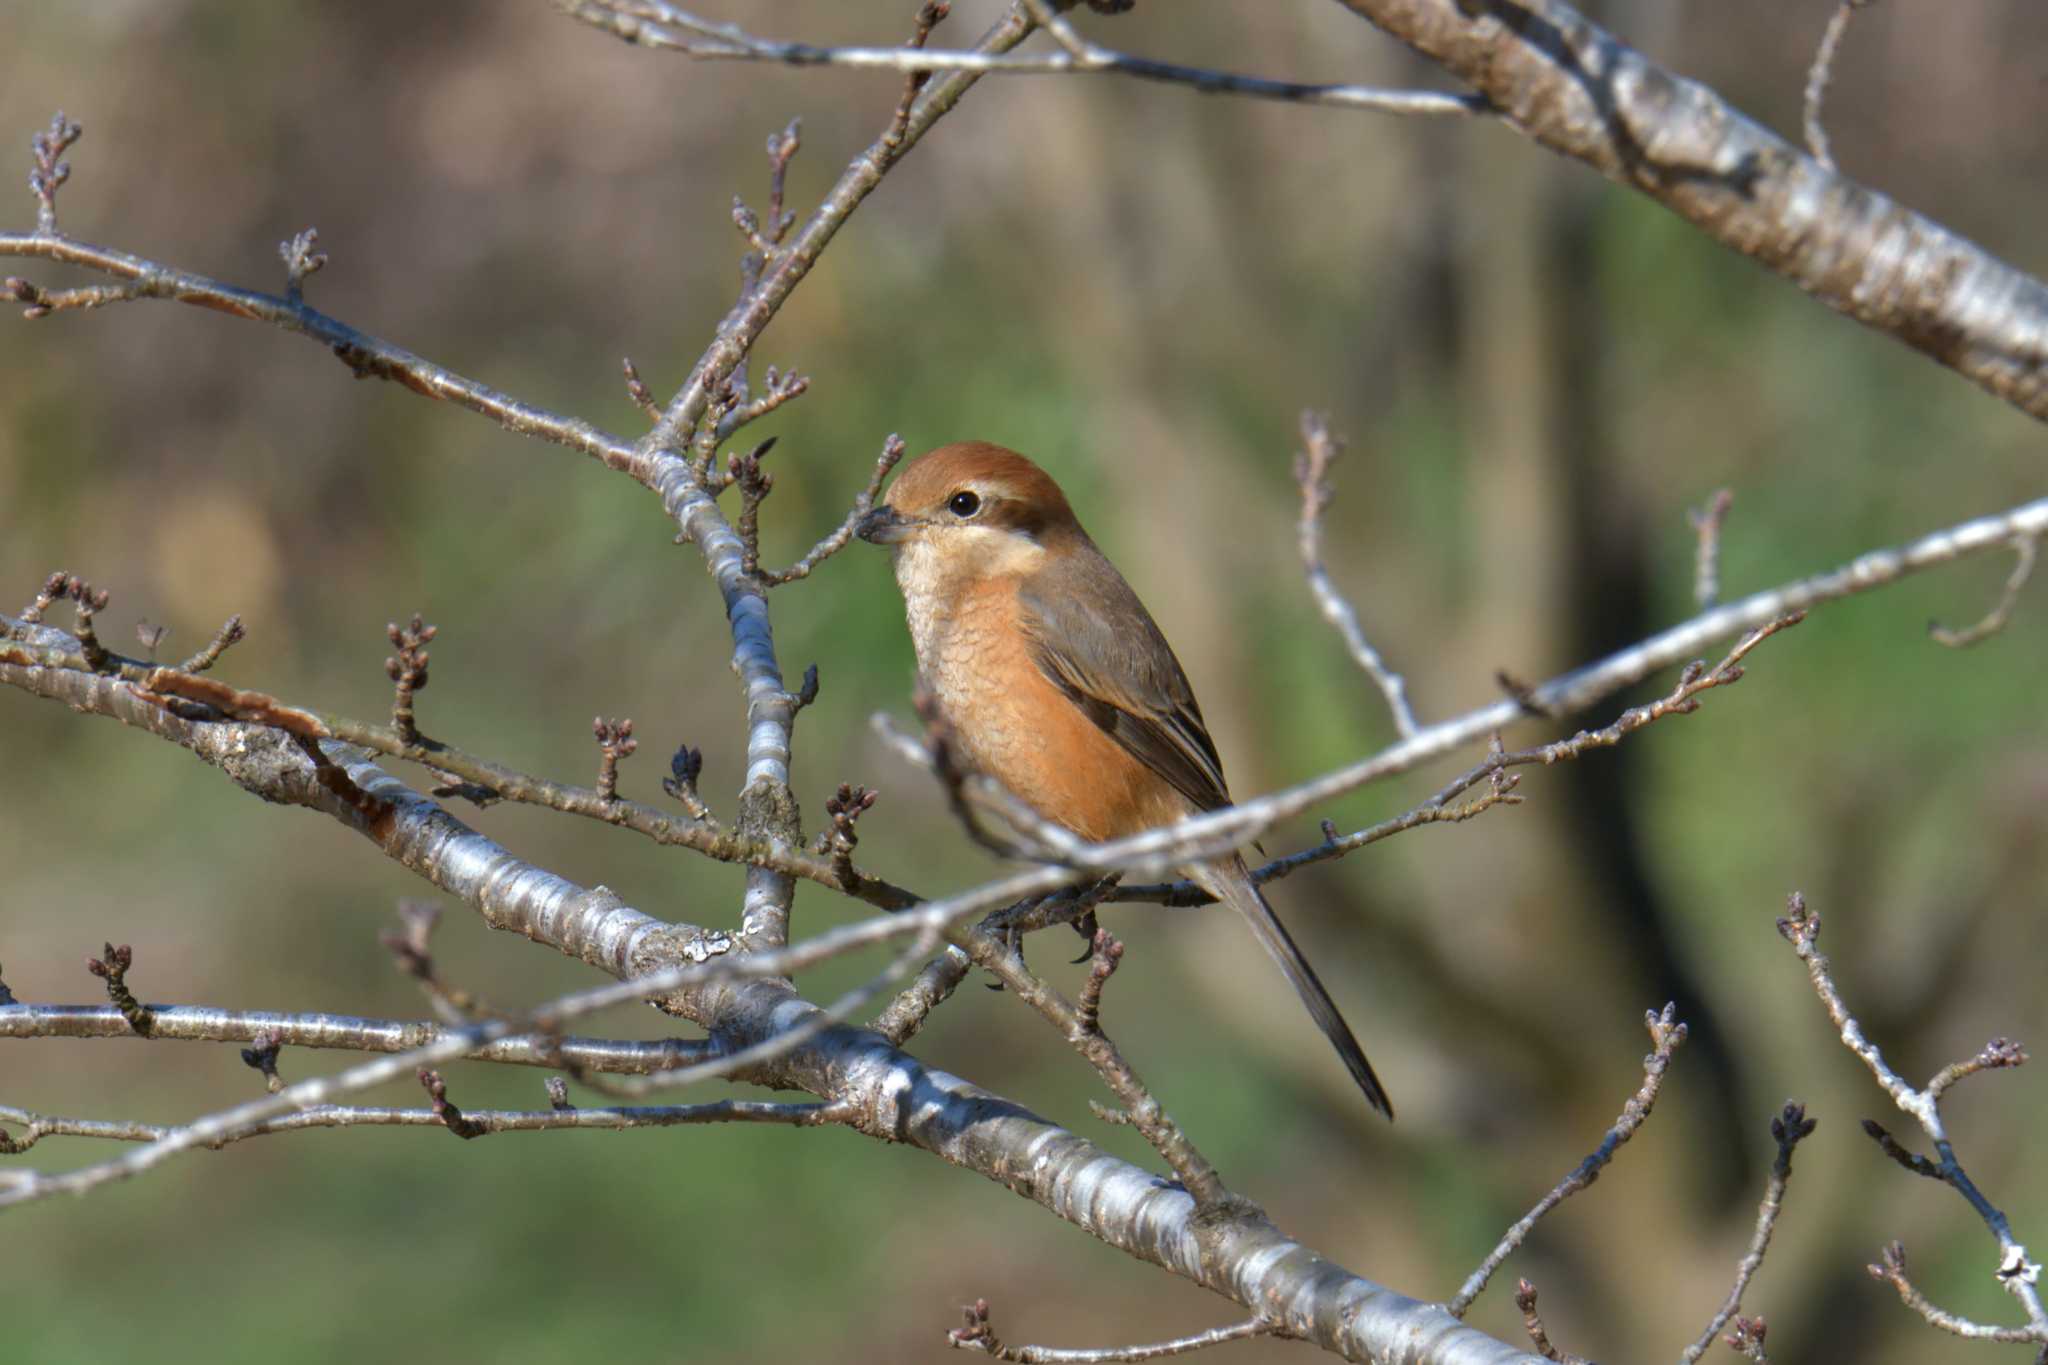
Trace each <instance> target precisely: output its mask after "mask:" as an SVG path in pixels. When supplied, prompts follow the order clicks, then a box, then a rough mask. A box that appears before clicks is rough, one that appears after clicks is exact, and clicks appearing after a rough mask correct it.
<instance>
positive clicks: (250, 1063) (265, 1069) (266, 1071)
mask: <svg viewBox="0 0 2048 1365" xmlns="http://www.w3.org/2000/svg"><path fill="white" fill-rule="evenodd" d="M283 1046H284V1042H283V1039H282V1038H281V1037H280V1036H279V1034H278V1033H277V1032H276V1031H275V1030H271V1029H266V1030H264V1031H263V1032H261V1033H259V1034H257V1035H256V1036H255V1037H253V1038H251V1039H250V1040H249V1046H247V1047H245V1048H243V1049H242V1064H243V1065H244V1066H247V1067H250V1068H252V1069H254V1070H256V1071H259V1072H261V1073H262V1074H263V1088H264V1089H265V1090H266V1091H268V1092H269V1093H271V1094H273V1095H275V1094H276V1093H277V1092H278V1091H280V1090H282V1089H284V1077H282V1076H280V1075H278V1074H277V1054H278V1052H279V1051H280V1050H281V1049H282V1048H283Z"/></svg>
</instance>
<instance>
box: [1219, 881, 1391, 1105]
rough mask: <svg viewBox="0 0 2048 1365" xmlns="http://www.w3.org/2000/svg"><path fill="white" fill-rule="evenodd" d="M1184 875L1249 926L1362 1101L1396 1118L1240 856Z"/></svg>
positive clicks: (1327, 995) (1360, 1052)
mask: <svg viewBox="0 0 2048 1365" xmlns="http://www.w3.org/2000/svg"><path fill="white" fill-rule="evenodd" d="M1188 875H1189V877H1190V878H1192V879H1193V881H1194V883H1195V885H1197V886H1199V887H1201V888H1202V889H1203V890H1204V891H1207V892H1208V893H1209V894H1210V895H1212V896H1214V897H1215V898H1216V899H1217V900H1219V901H1222V902H1223V903H1224V904H1225V905H1228V906H1229V907H1230V908H1231V909H1233V910H1235V911H1237V913H1238V914H1240V915H1242V916H1244V922H1245V923H1246V924H1248V925H1250V926H1251V931H1252V936H1253V937H1254V938H1256V939H1258V941H1259V942H1260V943H1261V944H1262V945H1263V946H1264V947H1265V949H1266V951H1267V952H1269V953H1271V954H1272V955H1273V960H1274V961H1275V962H1277V963H1279V964H1280V970H1281V971H1283V972H1285V973H1287V979H1288V980H1289V981H1290V982H1292V983H1293V985H1294V993H1295V994H1296V995H1299V996H1300V997H1301V1003H1302V1004H1304V1005H1306V1006H1308V1012H1309V1016H1310V1017H1311V1018H1313V1019H1314V1020H1315V1021H1316V1027H1317V1028H1319V1029H1321V1030H1322V1031H1323V1036H1324V1037H1325V1038H1328V1039H1329V1040H1330V1045H1331V1046H1332V1047H1334V1048H1336V1049H1337V1055H1338V1056H1339V1057H1342V1058H1343V1059H1344V1068H1345V1070H1347V1071H1349V1072H1350V1073H1351V1079H1352V1080H1354V1081H1357V1082H1358V1088H1359V1089H1360V1090H1362V1091H1364V1092H1365V1099H1366V1103H1368V1104H1370V1105H1371V1106H1372V1107H1373V1108H1375V1109H1377V1110H1379V1111H1380V1112H1381V1113H1382V1114H1385V1115H1386V1116H1387V1117H1388V1118H1389V1119H1391V1118H1393V1117H1394V1106H1393V1104H1392V1102H1391V1101H1389V1100H1388V1099H1387V1092H1386V1088H1385V1087H1384V1086H1382V1085H1381V1084H1380V1078H1379V1077H1378V1076H1376V1075H1374V1074H1373V1069H1372V1063H1371V1062H1368V1061H1367V1060H1366V1059H1365V1049H1364V1048H1362V1047H1360V1046H1359V1045H1358V1039H1357V1038H1355V1037H1353V1036H1352V1033H1351V1026H1350V1025H1349V1024H1347V1023H1345V1022H1344V1016H1343V1015H1341V1014H1339V1013H1338V1012H1337V1002H1336V1001H1334V1000H1332V999H1330V993H1329V992H1328V991H1326V990H1324V989H1323V983H1322V982H1321V981H1320V980H1318V979H1317V977H1316V973H1315V968H1313V967H1311V966H1309V965H1308V959H1307V958H1306V957H1303V956H1302V953H1301V949H1300V947H1299V946H1297V945H1296V944H1295V942H1294V939H1293V937H1292V936H1291V935H1290V934H1289V933H1288V932H1287V926H1285V925H1283V924H1282V923H1280V917H1279V916H1278V915H1275V914H1274V913H1273V907H1272V906H1270V905H1268V904H1266V898H1265V897H1264V896H1262V895H1260V894H1259V888H1258V887H1257V886H1255V885H1254V884H1253V883H1252V878H1251V874H1250V873H1249V872H1247V871H1246V870H1245V865H1244V860H1243V859H1242V858H1233V859H1231V860H1230V861H1229V862H1227V863H1202V864H1198V865H1196V866H1192V867H1190V868H1188Z"/></svg>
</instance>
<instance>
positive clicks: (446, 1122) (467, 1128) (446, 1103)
mask: <svg viewBox="0 0 2048 1365" xmlns="http://www.w3.org/2000/svg"><path fill="white" fill-rule="evenodd" d="M419 1074H420V1084H421V1085H422V1086H423V1087H425V1088H426V1092H427V1096H428V1099H429V1100H430V1101H431V1104H432V1108H433V1110H434V1117H435V1118H437V1119H439V1120H440V1121H441V1125H442V1126H443V1127H444V1128H446V1129H447V1130H448V1131H449V1132H451V1133H453V1134H455V1136H457V1137H459V1138H462V1139H464V1140H465V1141H467V1140H468V1139H470V1138H478V1137H482V1136H483V1135H484V1133H485V1131H486V1130H485V1128H484V1126H483V1125H482V1124H480V1123H478V1122H476V1121H475V1120H474V1119H472V1118H470V1117H469V1116H468V1115H466V1114H464V1113H463V1112H462V1110H461V1109H459V1108H458V1107H456V1104H455V1101H453V1100H451V1099H449V1098H448V1082H446V1081H445V1080H443V1079H441V1073H440V1072H438V1071H435V1070H433V1069H432V1068H430V1067H424V1066H423V1067H421V1068H420V1073H419Z"/></svg>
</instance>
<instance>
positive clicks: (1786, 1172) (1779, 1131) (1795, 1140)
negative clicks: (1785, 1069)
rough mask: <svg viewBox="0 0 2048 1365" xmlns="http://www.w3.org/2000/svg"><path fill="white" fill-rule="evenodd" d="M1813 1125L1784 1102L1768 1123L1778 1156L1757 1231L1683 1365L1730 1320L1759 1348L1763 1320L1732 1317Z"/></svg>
mask: <svg viewBox="0 0 2048 1365" xmlns="http://www.w3.org/2000/svg"><path fill="white" fill-rule="evenodd" d="M1816 1122H1817V1121H1816V1120H1814V1119H1810V1118H1808V1117H1806V1108H1805V1106H1804V1105H1800V1104H1794V1103H1792V1102H1790V1101H1787V1102H1786V1105H1785V1108H1784V1110H1783V1112H1781V1113H1780V1114H1778V1115H1777V1116H1776V1117H1775V1118H1773V1119H1772V1120H1771V1138H1772V1140H1773V1141H1775V1142H1776V1143H1777V1144H1778V1155H1777V1157H1776V1158H1775V1159H1774V1160H1773V1161H1772V1162H1771V1174H1770V1179H1769V1180H1767V1181H1766V1182H1765V1184H1764V1197H1763V1202H1762V1203H1760V1204H1758V1205H1757V1210H1756V1230H1755V1231H1754V1232H1753V1233H1751V1234H1750V1238H1749V1250H1747V1251H1746V1252H1744V1253H1743V1256H1742V1260H1741V1261H1740V1262H1738V1263H1737V1264H1736V1267H1735V1282H1734V1284H1732V1285H1730V1286H1729V1288H1728V1297H1727V1298H1726V1299H1725V1300H1723V1301H1722V1303H1721V1308H1720V1311H1718V1312H1716V1313H1715V1314H1714V1317H1713V1320H1712V1321H1711V1322H1709V1323H1708V1324H1707V1328H1706V1330H1705V1331H1704V1332H1701V1333H1700V1334H1699V1336H1698V1337H1696V1338H1695V1339H1694V1340H1693V1343H1692V1345H1690V1346H1688V1347H1686V1348H1685V1350H1684V1351H1683V1352H1681V1353H1680V1354H1679V1357H1678V1358H1679V1359H1680V1360H1681V1361H1683V1362H1684V1365H1692V1362H1694V1361H1696V1360H1698V1359H1699V1358H1700V1357H1701V1356H1703V1355H1705V1354H1706V1353H1707V1350H1708V1348H1709V1347H1711V1346H1712V1345H1713V1344H1714V1338H1715V1336H1716V1335H1717V1334H1719V1332H1720V1330H1721V1329H1722V1328H1723V1327H1725V1326H1727V1325H1728V1321H1729V1319H1731V1318H1734V1319H1735V1321H1736V1323H1737V1324H1738V1327H1737V1330H1736V1336H1737V1338H1738V1339H1739V1340H1741V1341H1742V1342H1745V1343H1753V1344H1754V1346H1755V1348H1756V1350H1761V1349H1762V1343H1763V1320H1762V1319H1761V1318H1757V1319H1743V1318H1736V1317H1735V1315H1736V1313H1737V1312H1739V1311H1741V1308H1742V1296H1743V1293H1744V1292H1745V1291H1747V1290H1748V1288H1749V1282H1750V1280H1751V1278H1753V1277H1754V1276H1755V1275H1756V1272H1757V1270H1758V1268H1759V1267H1761V1266H1762V1265H1763V1263H1764V1253H1765V1252H1767V1251H1769V1250H1770V1247H1771V1232H1772V1230H1773V1229H1774V1228H1776V1227H1777V1225H1778V1214H1779V1212H1780V1211H1782V1210H1783V1209H1784V1207H1785V1187H1786V1185H1787V1184H1788V1183H1790V1181H1791V1179H1792V1149H1793V1148H1795V1147H1797V1146H1798V1145H1799V1144H1800V1143H1801V1142H1803V1141H1805V1140H1806V1138H1807V1137H1809V1136H1810V1135H1811V1134H1812V1133H1813V1130H1814V1125H1815V1123H1816ZM1729 1345H1730V1346H1734V1347H1735V1349H1736V1350H1741V1351H1749V1350H1750V1348H1749V1346H1747V1345H1743V1346H1737V1345H1736V1343H1735V1341H1730V1342H1729ZM1750 1354H1751V1355H1752V1358H1754V1356H1755V1352H1754V1351H1750Z"/></svg>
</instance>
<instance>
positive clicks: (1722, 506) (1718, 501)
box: [1686, 488, 1735, 611]
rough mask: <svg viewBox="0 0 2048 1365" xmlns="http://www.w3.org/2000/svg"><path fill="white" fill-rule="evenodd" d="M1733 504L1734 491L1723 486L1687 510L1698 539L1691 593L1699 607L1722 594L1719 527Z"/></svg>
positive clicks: (1694, 556)
mask: <svg viewBox="0 0 2048 1365" xmlns="http://www.w3.org/2000/svg"><path fill="white" fill-rule="evenodd" d="M1734 505H1735V494H1733V493H1731V492H1730V491H1729V490H1727V489H1725V488H1723V489H1719V490H1717V491H1716V492H1715V493H1714V496H1713V497H1711V498H1709V499H1707V505H1706V506H1705V507H1702V508H1700V509H1699V510H1697V511H1694V512H1688V513H1686V518H1687V519H1688V520H1689V521H1691V522H1692V529H1693V534H1694V536H1695V537H1697V539H1698V545H1697V548H1696V549H1695V550H1694V552H1693V566H1692V597H1693V601H1694V602H1695V603H1696V604H1698V606H1699V609H1700V610H1701V611H1705V610H1706V609H1707V608H1709V607H1711V606H1713V605H1714V603H1715V601H1716V600H1718V599H1719V597H1720V596H1721V527H1722V524H1723V523H1725V522H1726V521H1727V520H1728V509H1729V508H1731V507H1733V506H1734Z"/></svg>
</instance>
